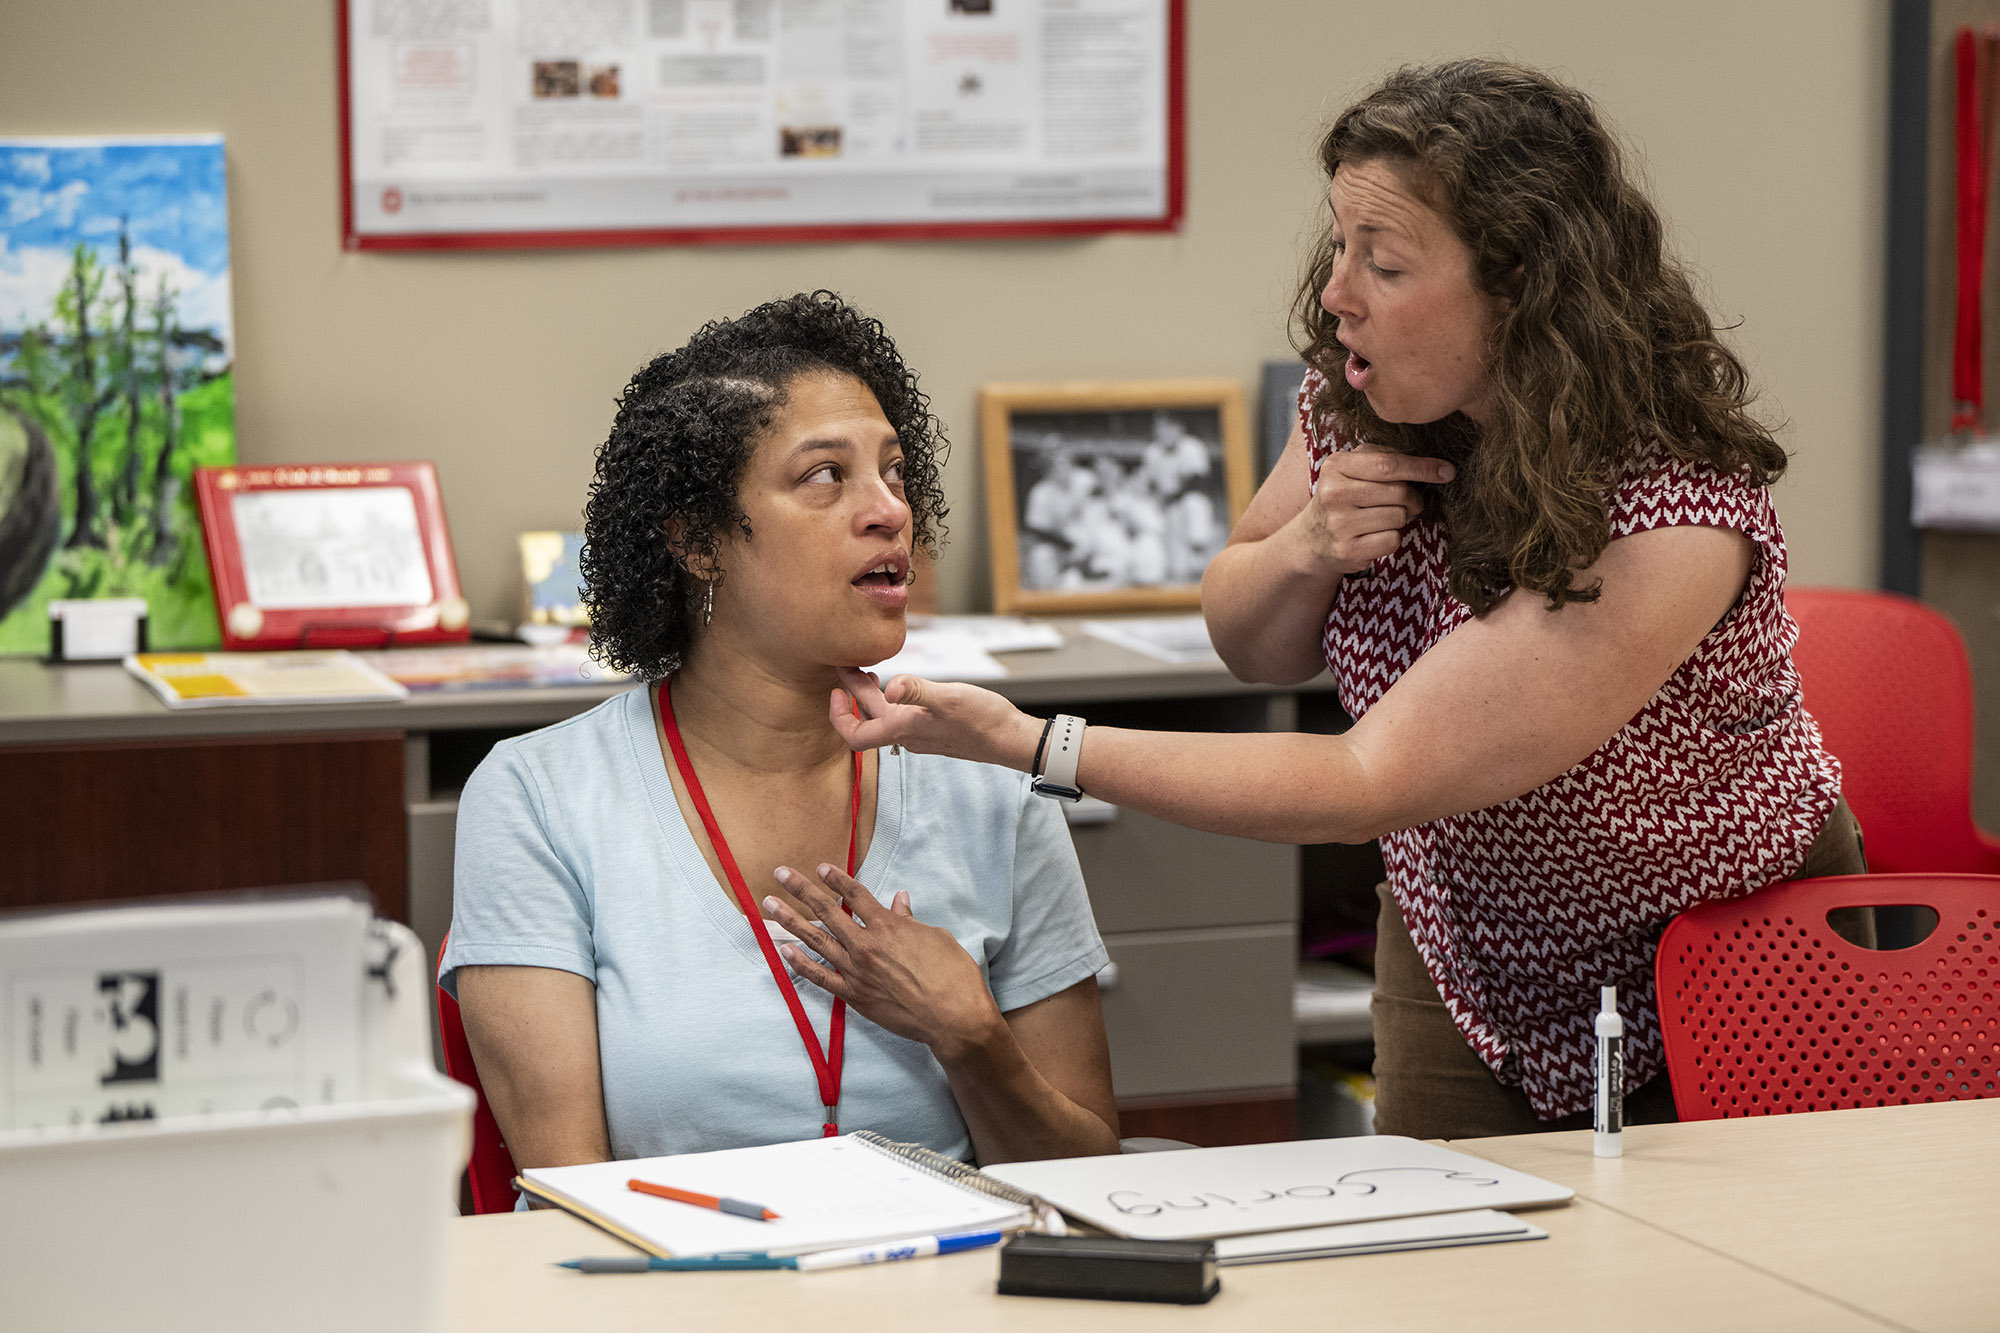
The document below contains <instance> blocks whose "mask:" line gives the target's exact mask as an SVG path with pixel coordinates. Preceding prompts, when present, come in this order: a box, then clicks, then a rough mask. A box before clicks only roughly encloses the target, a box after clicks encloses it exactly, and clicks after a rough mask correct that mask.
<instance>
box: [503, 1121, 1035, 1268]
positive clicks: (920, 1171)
mask: <svg viewBox="0 0 2000 1333" xmlns="http://www.w3.org/2000/svg"><path fill="white" fill-rule="evenodd" d="M633 1179H639V1180H647V1181H651V1182H653V1183H654V1184H659V1185H672V1186H674V1187H676V1188H678V1189H684V1190H692V1191H694V1192H696V1193H700V1194H714V1195H725V1196H728V1197H731V1198H737V1199H744V1200H748V1201H750V1202H752V1203H758V1204H762V1205H763V1206H764V1207H766V1208H768V1209H770V1210H771V1211H772V1212H774V1213H776V1214H778V1219H777V1220H776V1221H773V1222H760V1221H755V1220H752V1219H750V1218H744V1217H734V1216H731V1215H729V1214H727V1213H719V1212H716V1211H714V1210H713V1209H709V1208H699V1207H695V1206H693V1205H690V1204H684V1203H675V1202H673V1201H672V1200H669V1199H659V1198H654V1197H652V1196H650V1195H646V1194H641V1193H639V1192H637V1191H635V1190H633V1189H630V1188H629V1187H628V1185H627V1182H628V1181H631V1180H633ZM516 1183H517V1184H518V1185H519V1186H520V1187H521V1189H522V1190H524V1191H525V1192H527V1193H528V1194H531V1195H533V1196H534V1197H536V1198H538V1199H543V1200H546V1201H547V1202H549V1203H552V1204H555V1205H556V1206H557V1207H559V1208H563V1209H565V1210H567V1211H569V1212H571V1213H574V1214H575V1215H576V1216H578V1217H580V1218H582V1219H583V1220H584V1221H586V1222H589V1223H591V1224H592V1225H593V1226H596V1227H600V1228H602V1229H603V1230H605V1231H608V1232H610V1233H611V1234H612V1235H614V1236H616V1237H618V1238H619V1239H620V1240H623V1241H625V1242H627V1243H629V1244H632V1245H636V1246H638V1247H639V1248H640V1249H642V1250H644V1251H646V1252H647V1253H648V1254H653V1255H658V1256H659V1257H660V1258H663V1259H673V1258H691V1257H695V1256H700V1255H708V1254H723V1253H729V1252H732V1251H740V1250H748V1251H761V1252H763V1253H765V1254H769V1255H773V1256H784V1255H793V1254H809V1253H811V1252H813V1251H814V1250H830V1249H838V1248H841V1247H843V1246H849V1245H872V1244H874V1243H876V1242H877V1241H885V1240H900V1239H902V1238H903V1237H906V1236H929V1235H944V1234H950V1233H952V1232H960V1231H1004V1230H1011V1229H1013V1228H1015V1227H1022V1226H1026V1225H1027V1224H1028V1223H1029V1222H1030V1221H1032V1220H1033V1218H1034V1216H1035V1208H1034V1198H1033V1196H1031V1195H1028V1194H1025V1193H1023V1192H1022V1191H1020V1190H1017V1189H1014V1188H1013V1187H1011V1186H1008V1185H1003V1184H1001V1183H1000V1182H999V1181H996V1180H992V1179H990V1178H988V1177H986V1176H983V1175H981V1174H980V1173H979V1172H978V1171H977V1170H975V1169H974V1168H972V1167H970V1166H967V1165H966V1164H965V1163H963V1162H959V1161H954V1160H953V1159H951V1158H949V1157H946V1156H944V1155H942V1154H941V1153H936V1152H932V1151H931V1150H930V1149H929V1148H925V1147H922V1146H920V1145H917V1144H912V1143H896V1142H894V1141H892V1140H890V1139H886V1138H883V1137H882V1136H881V1135H879V1134H873V1133H870V1132H868V1131H866V1130H862V1131H859V1132H857V1133H853V1134H843V1135H841V1136H839V1137H838V1138H831V1139H801V1140H799V1141H798V1142H796V1143H773V1144H768V1145H765V1146H763V1147H756V1148H725V1149H722V1150H720V1151H717V1152H703V1153H683V1154H679V1155H676V1156H672V1157H642V1158H638V1159H636V1160H633V1161H626V1162H592V1163H590V1164H588V1165H585V1166H555V1167H539V1168H533V1169H530V1170H526V1171H523V1172H522V1173H521V1175H520V1177H519V1179H518V1180H517V1182H516Z"/></svg>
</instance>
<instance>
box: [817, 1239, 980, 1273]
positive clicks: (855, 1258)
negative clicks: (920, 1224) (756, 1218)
mask: <svg viewBox="0 0 2000 1333" xmlns="http://www.w3.org/2000/svg"><path fill="white" fill-rule="evenodd" d="M1006 1236H1007V1233H1006V1232H1004V1231H971V1232H960V1233H959V1234H957V1235H954V1236H912V1237H910V1238H909V1239H907V1240H891V1241H884V1242H883V1243H882V1244H880V1245H863V1246H860V1247H858V1248H856V1249H852V1250H822V1251H820V1252H819V1253H818V1254H802V1255H800V1256H799V1257H798V1258H797V1259H795V1260H794V1261H793V1265H792V1266H793V1267H795V1268H797V1269H798V1270H799V1271H800V1272H811V1271H813V1270H814V1269H819V1268H852V1267H854V1266H855V1265H856V1264H889V1263H895V1262H896V1261H898V1260H900V1259H922V1258H924V1257H925V1256H927V1255H932V1254H957V1253H958V1252H959V1251H960V1250H977V1249H982V1248H984V1247H985V1246H988V1245H998V1244H999V1243H1000V1242H1001V1241H1002V1240H1004V1239H1006Z"/></svg>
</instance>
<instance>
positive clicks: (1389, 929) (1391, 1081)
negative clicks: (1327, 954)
mask: <svg viewBox="0 0 2000 1333" xmlns="http://www.w3.org/2000/svg"><path fill="white" fill-rule="evenodd" d="M1867 869H1868V863H1867V861H1866V860H1864V859H1863V858H1862V855H1861V829H1860V826H1859V825H1857V824H1856V823H1855V820H1854V814H1853V812H1852V811H1850V810H1849V809H1848V808H1847V802H1846V800H1845V799H1843V800H1842V801H1841V802H1840V803H1839V804H1838V805H1836V806H1835V807H1834V811H1833V814H1832V815H1830V816H1828V818H1827V821H1826V826H1825V827H1824V828H1822V829H1821V830H1820V834H1819V837H1818V838H1817V839H1815V840H1814V842H1813V845H1812V849H1811V850H1810V851H1809V852H1807V854H1806V860H1805V864H1804V865H1802V866H1801V867H1799V870H1798V873H1797V874H1796V875H1794V876H1793V878H1794V879H1809V878H1812V877H1814V876H1818V875H1860V874H1865V873H1867ZM1376 894H1377V896H1378V897H1379V898H1380V900H1381V910H1380V915H1379V918H1378V921H1377V925H1376V938H1375V991H1374V994H1373V996H1372V997H1371V998H1370V1001H1369V1006H1368V1007H1369V1012H1370V1015H1371V1016H1372V1017H1373V1019H1374V1023H1375V1130H1376V1132H1377V1133H1379V1134H1407V1135H1409V1136H1411V1137H1412V1138H1419V1139H1465V1138H1483V1137H1485V1136H1488V1135H1495V1134H1532V1133H1536V1132H1538V1131H1542V1130H1556V1129H1588V1128H1590V1113H1589V1112H1588V1111H1579V1112H1577V1113H1575V1114H1574V1115H1566V1116H1560V1117H1558V1118H1556V1119H1554V1120H1543V1119H1540V1118H1539V1117H1537V1116H1536V1115H1535V1108H1534V1107H1533V1106H1531V1105H1530V1104H1529V1103H1528V1097H1527V1094H1526V1093H1524V1092H1522V1091H1521V1090H1520V1089H1519V1088H1517V1087H1511V1086H1509V1085H1507V1084H1505V1083H1502V1082H1501V1081H1500V1080H1499V1079H1497V1078H1495V1077H1494V1076H1493V1071H1492V1070H1490V1069H1488V1068H1487V1067H1486V1062H1485V1061H1484V1060H1481V1059H1480V1058H1479V1055H1478V1053H1477V1052H1475V1051H1474V1050H1473V1049H1472V1047H1471V1046H1470V1045H1469V1044H1467V1042H1466V1040H1465V1038H1464V1037H1463V1036H1461V1035H1460V1033H1459V1031H1458V1025H1457V1024H1455V1023H1453V1022H1452V1021H1451V1015H1450V1013H1449V1012H1447V1011H1446V1009H1445V1007H1444V1001H1443V1000H1441V999H1439V998H1438V991H1437V986H1436V984H1435V983H1434V982H1432V981H1431V978H1430V973H1429V972H1428V971H1426V970H1425V968H1424V962H1423V959H1422V957H1420V956H1419V955H1418V953H1417V946H1416V945H1415V944H1414V943H1412V942H1411V940H1410V932H1409V928H1408V927H1407V926H1406V925H1405V924H1404V922H1403V914H1402V912H1401V910H1399V909H1398V908H1397V906H1396V900H1395V898H1393V897H1392V896H1390V893H1389V886H1388V885H1387V884H1382V885H1378V886H1377V887H1376ZM1863 910H1867V909H1863ZM1871 924H1872V923H1871ZM1843 933H1846V932H1843ZM1678 1118H1679V1117H1678V1116H1677V1115H1676V1114H1675V1112H1674V1094H1673V1087H1672V1085H1671V1084H1669V1083H1668V1082H1667V1075H1666V1073H1665V1072H1664V1071H1662V1072H1661V1073H1660V1074H1658V1075H1657V1076H1655V1077H1654V1078H1652V1079H1651V1080H1649V1081H1648V1082H1647V1083H1646V1084H1645V1086H1643V1087H1641V1088H1639V1089H1637V1090H1636V1091H1634V1092H1633V1093H1632V1094H1631V1095H1630V1096H1628V1097H1626V1099H1625V1123H1626V1124H1628V1125H1647V1124H1660V1123H1663V1122H1666V1121H1671V1120H1675V1119H1678Z"/></svg>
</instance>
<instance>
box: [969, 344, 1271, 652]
mask: <svg viewBox="0 0 2000 1333" xmlns="http://www.w3.org/2000/svg"><path fill="white" fill-rule="evenodd" d="M980 421H981V428H982V436H983V438H982V444H983V448H984V455H985V462H986V524H987V533H988V537H989V542H990V546H991V551H992V563H993V609H994V610H995V611H997V612H1000V613H1002V614H1008V613H1014V612H1061V611H1120V610H1126V611H1150V610H1159V609H1162V608H1172V607H1192V606H1199V605H1200V604H1201V576H1202V571H1204V570H1205V569H1207V568H1208V562H1209V561H1210V560H1212V559H1214V558H1215V555H1216V553H1217V552H1218V551H1220V550H1221V549H1222V547H1223V544H1224V543H1225V542H1226V541H1227V540H1228V538H1229V529H1230V526H1231V525H1232V524H1233V523H1234V522H1235V521H1236V518H1237V516H1238V515H1239V514H1241V513H1242V512H1243V509H1244V506H1245V505H1247V504H1249V502H1250V492H1251V489H1252V480H1251V468H1252V465H1251V461H1250V438H1249V430H1248V425H1247V423H1246V420H1245V415H1244V406H1243V389H1242V386H1241V385H1239V384H1238V383H1236V382H1235V381H1234V380H1146V381H1134V382H1124V383H1076V384H996V385H989V386H988V387H987V388H986V389H984V390H983V391H982V392H981V394H980Z"/></svg>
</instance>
